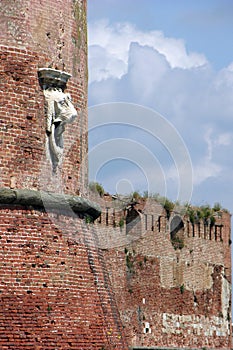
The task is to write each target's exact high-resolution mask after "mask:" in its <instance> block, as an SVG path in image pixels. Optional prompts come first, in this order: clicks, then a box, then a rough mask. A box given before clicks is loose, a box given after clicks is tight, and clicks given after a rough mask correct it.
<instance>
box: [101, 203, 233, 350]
mask: <svg viewBox="0 0 233 350" xmlns="http://www.w3.org/2000/svg"><path fill="white" fill-rule="evenodd" d="M100 203H101V205H102V215H101V217H100V218H99V219H97V221H96V223H95V225H96V226H97V232H98V239H99V244H100V246H102V248H104V255H105V260H106V263H107V267H108V271H109V275H110V279H111V283H112V285H113V289H114V292H115V296H116V301H117V305H118V308H119V311H120V314H121V319H122V322H123V325H124V327H125V333H126V336H127V339H128V343H129V345H130V346H131V347H133V348H134V347H135V348H140V347H141V348H146V347H148V348H156V347H158V348H159V347H163V348H172V347H175V348H202V349H203V348H212V349H217V348H219V349H230V348H231V238H230V237H231V235H230V214H229V213H227V212H224V211H221V212H217V213H215V215H214V217H215V223H214V225H210V223H208V224H206V225H204V223H203V221H202V220H200V222H199V223H198V222H196V223H195V224H194V225H192V223H191V222H190V219H189V216H188V215H187V213H185V212H183V213H182V215H181V214H180V213H177V212H172V213H171V214H170V217H169V218H168V216H167V213H166V211H165V210H164V208H163V207H162V206H161V205H160V204H158V203H157V202H156V201H154V200H150V199H148V200H146V201H143V200H142V201H141V203H140V204H136V205H133V206H131V208H130V205H128V206H127V204H126V205H125V208H122V205H120V206H117V204H116V200H113V201H111V199H109V197H108V198H107V197H106V199H104V198H103V199H101V200H100ZM118 204H119V203H118ZM177 217H178V218H180V219H181V220H182V223H183V224H182V225H180V229H179V230H178V232H177V237H179V239H178V240H177V241H176V240H174V241H172V236H171V231H172V227H173V226H174V225H173V223H174V220H177ZM122 220H123V225H122ZM177 242H178V243H179V244H180V245H178V246H177V245H176V244H177ZM181 243H182V244H181Z"/></svg>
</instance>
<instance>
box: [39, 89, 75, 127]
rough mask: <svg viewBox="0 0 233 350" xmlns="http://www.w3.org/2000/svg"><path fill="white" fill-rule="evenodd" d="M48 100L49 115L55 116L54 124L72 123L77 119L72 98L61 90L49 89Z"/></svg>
mask: <svg viewBox="0 0 233 350" xmlns="http://www.w3.org/2000/svg"><path fill="white" fill-rule="evenodd" d="M46 94H47V98H48V104H49V108H48V113H52V114H53V118H52V120H51V122H52V123H54V122H55V123H56V122H62V123H63V124H66V123H71V122H72V121H73V120H74V119H75V118H76V117H77V111H76V109H75V108H74V105H73V103H72V101H71V96H70V94H68V93H64V92H63V91H62V90H61V89H57V88H49V89H47V90H46Z"/></svg>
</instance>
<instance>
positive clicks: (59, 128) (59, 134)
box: [43, 87, 77, 172]
mask: <svg viewBox="0 0 233 350" xmlns="http://www.w3.org/2000/svg"><path fill="white" fill-rule="evenodd" d="M43 91H44V96H45V100H46V113H47V122H46V134H47V137H48V151H49V155H50V159H51V162H52V166H53V171H54V172H56V169H57V166H58V165H59V164H60V163H61V162H62V155H63V132H64V131H65V126H66V124H68V123H72V122H73V120H74V119H75V118H76V117H77V111H76V109H75V108H74V106H73V104H72V102H71V96H70V94H68V93H64V92H63V91H62V89H61V88H57V87H49V88H47V89H44V90H43Z"/></svg>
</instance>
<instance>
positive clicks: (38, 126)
mask: <svg viewBox="0 0 233 350" xmlns="http://www.w3.org/2000/svg"><path fill="white" fill-rule="evenodd" d="M0 12H1V13H0V15H1V24H0V40H1V46H0V62H1V64H0V115H1V119H0V121H1V124H0V142H1V148H0V158H1V168H0V172H1V174H0V175H1V183H0V184H1V186H7V187H9V186H15V187H18V188H24V187H28V188H31V189H36V188H38V187H42V188H44V189H48V188H49V189H51V190H54V189H56V187H57V188H59V190H60V191H61V190H63V191H64V192H66V193H74V194H77V193H80V192H81V193H84V192H85V188H86V186H87V159H86V154H87V57H86V54H87V41H86V1H84V0H82V1H81V0H80V1H71V0H65V1H64V0H63V1H57V0H53V1H39V0H34V1H27V0H24V1H20V2H15V1H9V0H3V1H1V8H0ZM42 67H44V68H48V67H50V68H55V69H60V70H65V71H67V72H68V73H70V74H72V78H71V79H70V82H69V83H68V85H67V91H68V92H70V93H71V95H72V98H73V103H74V105H75V107H76V109H77V110H78V112H79V116H78V118H77V119H76V120H75V122H74V123H73V124H71V125H69V126H68V127H67V129H66V132H65V133H64V139H65V146H64V149H65V157H64V162H63V169H62V173H61V177H60V176H59V179H57V185H56V186H55V187H54V186H53V183H54V177H52V176H51V166H50V164H48V162H47V161H46V149H45V125H46V124H45V122H46V120H45V113H44V97H43V93H42V91H41V89H40V87H39V82H38V77H37V71H38V68H42ZM59 175H60V174H59ZM53 187H54V188H53Z"/></svg>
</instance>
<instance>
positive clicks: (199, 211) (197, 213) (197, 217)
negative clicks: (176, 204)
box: [186, 203, 224, 227]
mask: <svg viewBox="0 0 233 350" xmlns="http://www.w3.org/2000/svg"><path fill="white" fill-rule="evenodd" d="M186 208H187V211H186V213H187V215H188V217H189V220H190V222H191V223H192V224H195V223H198V222H200V221H203V223H204V224H205V225H210V226H211V227H212V226H214V224H215V220H216V219H215V215H216V213H217V212H220V211H222V210H224V209H222V207H221V205H220V204H219V203H215V204H214V206H213V208H211V207H210V205H209V204H205V205H202V206H200V207H191V206H190V205H187V206H186Z"/></svg>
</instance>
